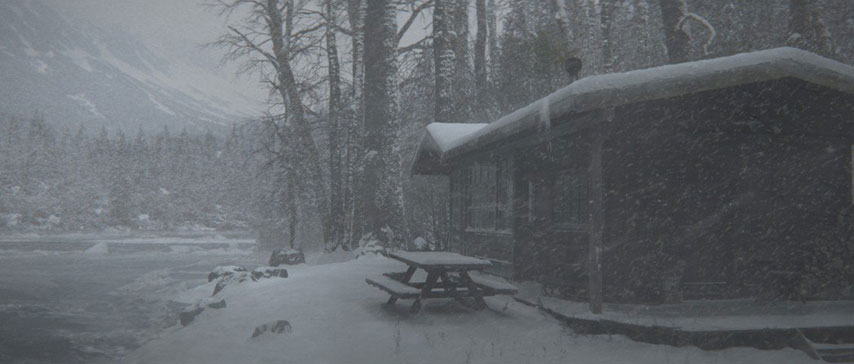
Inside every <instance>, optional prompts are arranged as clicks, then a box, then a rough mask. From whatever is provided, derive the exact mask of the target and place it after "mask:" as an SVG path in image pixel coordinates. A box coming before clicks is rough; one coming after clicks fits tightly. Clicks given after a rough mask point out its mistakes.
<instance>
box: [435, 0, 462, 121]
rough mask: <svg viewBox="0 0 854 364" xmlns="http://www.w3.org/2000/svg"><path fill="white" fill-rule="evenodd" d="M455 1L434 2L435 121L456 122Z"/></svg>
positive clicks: (439, 0) (440, 0)
mask: <svg viewBox="0 0 854 364" xmlns="http://www.w3.org/2000/svg"><path fill="white" fill-rule="evenodd" d="M450 1H453V0H434V4H433V57H434V59H433V64H434V67H435V70H434V75H435V77H436V81H435V86H434V87H435V90H434V99H435V108H436V109H435V113H434V121H436V122H441V123H447V122H451V121H454V89H453V87H454V69H455V67H456V63H457V61H456V54H455V52H454V41H453V38H452V37H451V32H450V27H451V25H452V22H451V20H452V16H451V14H452V12H451V11H450V10H451V9H453V7H452V4H453V3H452V2H450Z"/></svg>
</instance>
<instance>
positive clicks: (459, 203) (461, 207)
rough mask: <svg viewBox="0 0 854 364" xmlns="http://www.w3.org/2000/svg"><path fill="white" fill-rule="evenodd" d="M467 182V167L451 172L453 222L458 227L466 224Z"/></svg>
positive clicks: (460, 227)
mask: <svg viewBox="0 0 854 364" xmlns="http://www.w3.org/2000/svg"><path fill="white" fill-rule="evenodd" d="M466 182H467V181H466V170H465V169H462V168H460V169H455V170H454V171H453V172H451V224H452V226H453V227H454V228H456V229H462V228H463V226H464V225H463V216H464V214H465V201H466V193H465V192H466V189H465V186H466Z"/></svg>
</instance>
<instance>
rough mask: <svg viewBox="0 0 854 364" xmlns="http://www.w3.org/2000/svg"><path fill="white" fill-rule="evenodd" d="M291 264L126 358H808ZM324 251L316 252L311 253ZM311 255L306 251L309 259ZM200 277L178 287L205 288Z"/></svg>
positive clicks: (359, 272) (359, 269)
mask: <svg viewBox="0 0 854 364" xmlns="http://www.w3.org/2000/svg"><path fill="white" fill-rule="evenodd" d="M341 258H342V256H341V254H339V256H337V257H334V258H331V259H330V258H327V259H326V260H327V261H330V262H334V261H337V262H335V263H329V264H322V265H310V264H309V265H305V264H303V265H299V266H293V267H289V268H288V270H289V273H290V274H289V275H290V276H289V277H288V278H284V279H279V278H271V279H263V280H260V281H258V282H251V281H247V282H244V283H241V284H233V285H230V286H227V287H226V288H225V289H224V290H223V291H222V292H220V293H219V294H218V295H217V296H218V297H221V298H224V299H225V300H226V302H227V307H226V308H224V309H218V310H213V309H208V310H206V311H204V312H203V313H202V314H201V315H200V316H199V317H198V318H196V320H195V321H194V322H192V323H191V324H189V325H188V326H186V327H180V326H173V327H171V328H168V329H166V330H165V331H163V332H162V333H161V334H160V336H159V337H158V338H157V339H155V340H152V341H150V342H148V343H147V344H146V345H144V346H143V347H142V348H140V349H138V350H136V351H134V352H132V353H130V354H129V355H128V356H127V357H125V361H126V362H128V363H206V364H208V363H307V364H308V363H783V362H785V363H813V362H814V361H813V360H812V359H810V358H809V357H807V356H806V355H805V354H804V353H802V352H799V351H795V350H792V349H785V350H779V351H761V350H756V349H749V348H733V349H726V350H719V351H702V350H700V349H697V348H693V347H684V348H675V347H670V346H662V345H650V344H642V343H637V342H633V341H631V340H629V339H627V338H625V337H622V336H584V335H576V334H574V333H573V332H571V331H569V330H568V329H566V328H565V327H563V326H562V325H561V324H560V323H559V322H557V321H556V320H555V319H553V318H551V317H550V316H547V315H544V314H542V313H540V312H538V311H537V310H536V309H534V308H532V307H529V306H526V305H523V304H520V303H518V302H516V301H515V300H513V299H511V298H509V297H492V298H489V299H488V304H489V307H490V308H489V309H487V310H484V311H479V312H478V311H472V310H470V309H468V308H465V307H463V306H461V305H459V304H458V303H456V302H454V301H450V300H448V301H444V300H428V301H427V302H426V304H425V306H424V308H423V309H422V311H421V313H419V314H417V315H410V314H409V313H408V311H407V309H408V304H409V303H410V302H411V301H408V300H403V301H399V302H398V303H397V305H396V306H395V307H394V308H391V309H389V308H384V307H382V306H381V303H383V302H385V300H386V299H387V296H386V294H385V293H383V292H382V291H380V290H378V289H375V288H373V287H370V286H368V285H367V284H365V281H364V278H365V277H366V276H371V275H376V274H380V273H383V272H392V271H402V270H404V268H405V266H404V265H403V264H402V263H399V262H396V261H393V260H390V259H387V258H383V257H375V256H367V257H361V258H359V259H356V260H348V261H343V262H341V260H343V259H341ZM319 260H323V259H317V258H315V261H319ZM309 261H311V259H309ZM212 292H213V283H205V284H203V285H200V286H198V287H195V288H192V289H190V290H187V291H185V292H183V293H180V294H179V295H177V296H176V299H177V300H181V301H185V302H193V301H195V300H197V299H199V298H202V297H207V296H210V294H211V293H212ZM277 320H286V321H288V322H289V323H290V325H291V328H292V330H291V332H285V333H282V334H270V333H267V334H264V335H261V336H259V337H256V338H252V337H251V336H252V333H253V330H254V328H255V327H256V326H259V325H262V324H265V323H268V322H273V321H277Z"/></svg>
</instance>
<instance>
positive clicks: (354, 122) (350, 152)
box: [344, 0, 366, 248]
mask: <svg viewBox="0 0 854 364" xmlns="http://www.w3.org/2000/svg"><path fill="white" fill-rule="evenodd" d="M365 5H366V4H365V0H348V2H347V18H348V20H349V22H350V31H351V32H352V38H351V40H352V47H351V48H352V51H351V52H352V72H353V88H352V94H351V97H352V102H353V113H352V118H351V119H350V124H349V125H348V126H347V128H346V133H347V136H346V137H345V140H346V147H345V149H346V152H345V153H346V156H345V158H344V159H345V163H346V166H347V169H346V170H347V175H346V183H345V185H346V187H345V189H344V203H345V214H346V234H345V235H346V236H345V240H346V241H348V242H349V243H350V246H351V247H352V248H356V247H357V245H358V242H359V238H360V237H361V229H362V224H361V222H360V221H358V219H357V216H358V215H359V214H360V213H361V208H360V205H361V199H360V198H358V196H357V191H360V190H361V184H362V173H361V172H360V171H361V170H362V167H361V166H362V162H363V153H362V151H363V148H362V141H363V133H364V126H363V125H364V124H363V123H364V97H363V94H364V92H363V91H364V84H365V62H364V49H365V31H364V22H365Z"/></svg>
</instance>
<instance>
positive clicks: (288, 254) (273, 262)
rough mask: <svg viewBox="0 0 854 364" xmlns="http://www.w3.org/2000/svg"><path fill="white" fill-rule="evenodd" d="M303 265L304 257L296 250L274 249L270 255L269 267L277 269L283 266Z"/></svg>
mask: <svg viewBox="0 0 854 364" xmlns="http://www.w3.org/2000/svg"><path fill="white" fill-rule="evenodd" d="M300 263H305V255H304V254H303V253H302V250H296V249H276V250H274V251H273V254H271V255H270V266H271V267H278V266H280V265H283V264H287V265H294V264H300Z"/></svg>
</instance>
